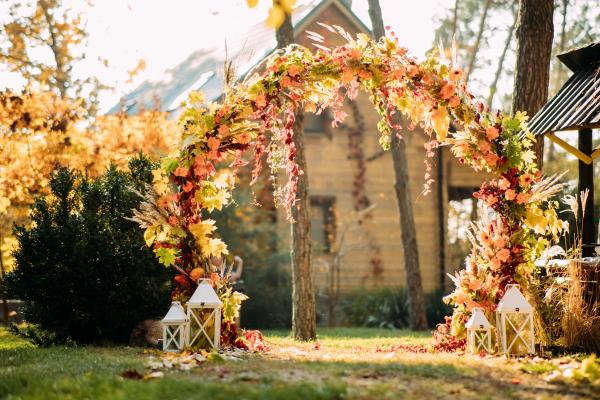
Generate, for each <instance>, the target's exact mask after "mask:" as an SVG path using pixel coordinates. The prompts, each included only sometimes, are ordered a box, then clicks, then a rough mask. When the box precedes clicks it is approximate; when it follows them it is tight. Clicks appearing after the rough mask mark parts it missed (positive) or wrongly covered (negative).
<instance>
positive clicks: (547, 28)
mask: <svg viewBox="0 0 600 400" xmlns="http://www.w3.org/2000/svg"><path fill="white" fill-rule="evenodd" d="M553 13H554V4H553V0H519V14H518V17H517V63H516V67H515V82H514V87H513V98H512V112H513V113H515V112H517V111H526V112H527V114H528V115H529V116H530V117H532V116H533V115H534V114H535V113H536V112H538V110H539V109H540V108H542V106H543V105H544V103H545V102H546V100H547V99H548V83H549V80H550V55H551V53H552V39H553V36H554V23H553V20H552V17H553V15H552V14H553ZM535 150H536V156H537V164H538V168H539V169H540V170H541V169H542V166H543V159H544V137H543V136H538V138H537V143H536V148H535Z"/></svg>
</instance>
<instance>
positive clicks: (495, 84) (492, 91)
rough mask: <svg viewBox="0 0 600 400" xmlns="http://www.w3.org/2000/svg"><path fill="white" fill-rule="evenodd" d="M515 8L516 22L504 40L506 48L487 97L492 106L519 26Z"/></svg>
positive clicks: (488, 103)
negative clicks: (505, 61)
mask: <svg viewBox="0 0 600 400" xmlns="http://www.w3.org/2000/svg"><path fill="white" fill-rule="evenodd" d="M514 11H515V10H514V8H513V17H514V18H515V20H514V22H513V23H512V24H511V25H510V28H509V29H508V35H506V40H505V41H504V48H503V49H502V54H501V55H500V59H499V60H498V66H497V67H496V74H495V75H494V81H493V82H492V84H491V86H490V94H489V96H488V98H487V105H488V106H489V107H490V108H492V102H493V101H494V96H495V95H496V90H497V89H498V81H499V80H500V75H502V71H503V70H504V60H505V59H506V54H507V53H508V49H509V48H510V44H511V43H512V41H513V36H514V33H515V27H516V26H517V18H516V16H515V15H514Z"/></svg>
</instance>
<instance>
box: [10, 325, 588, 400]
mask: <svg viewBox="0 0 600 400" xmlns="http://www.w3.org/2000/svg"><path fill="white" fill-rule="evenodd" d="M350 333H351V332H343V331H342V332H340V331H337V332H335V333H334V334H336V335H338V334H339V336H329V337H348V336H350ZM357 335H362V333H361V332H357V333H356V334H353V335H351V336H350V337H357ZM358 337H361V336H358ZM367 337H368V338H370V337H372V336H367ZM5 339H6V342H5V341H4V340H5ZM10 340H11V339H10V338H8V337H2V335H1V334H0V398H9V399H10V398H22V399H36V400H37V399H64V398H75V399H79V398H91V399H196V398H197V399H216V400H220V399H234V398H239V399H249V400H254V399H265V400H279V399H281V400H296V399H298V400H300V399H302V400H304V399H316V400H321V399H322V400H336V399H380V398H381V399H386V398H387V399H398V398H416V399H425V398H440V397H444V396H450V398H455V397H461V398H510V397H514V398H537V397H539V396H550V397H551V396H554V397H559V398H560V396H561V394H563V393H565V390H566V389H564V388H561V387H555V388H552V387H550V388H549V387H537V386H535V385H533V384H523V385H519V386H518V387H517V386H515V385H511V384H510V383H509V382H508V381H507V380H506V379H504V380H503V379H500V378H498V377H497V376H496V375H494V374H492V373H491V367H486V366H483V365H482V367H481V368H479V369H473V368H469V367H465V366H464V365H460V364H459V365H455V364H454V363H452V361H445V360H439V359H436V358H435V356H434V358H432V359H431V360H428V359H426V358H422V357H414V358H413V357H412V356H413V355H410V354H407V357H406V359H404V358H400V359H394V360H390V361H386V362H381V360H380V361H379V362H367V361H362V360H357V361H356V362H348V361H327V360H319V361H306V360H294V359H292V360H280V359H270V358H269V356H268V355H265V356H253V357H251V358H250V359H248V360H244V361H239V362H225V363H217V362H207V363H205V364H203V365H202V366H201V367H199V368H197V369H194V370H192V371H189V372H182V371H169V372H167V373H166V376H165V378H164V379H160V380H152V381H142V380H128V379H123V378H121V377H120V374H121V373H122V372H124V371H126V370H137V371H139V372H142V373H143V372H146V371H147V369H146V368H145V367H144V365H143V363H144V360H145V357H144V351H143V350H141V349H132V348H125V347H112V348H97V347H52V348H46V349H37V348H32V347H31V346H29V345H27V344H26V343H24V342H22V341H21V342H19V341H15V340H12V341H10ZM7 343H11V345H10V346H9V345H5V346H3V345H2V344H7ZM569 394H573V395H574V396H581V397H585V396H586V395H588V396H589V393H586V392H582V393H577V392H570V393H569Z"/></svg>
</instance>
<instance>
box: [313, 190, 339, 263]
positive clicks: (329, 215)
mask: <svg viewBox="0 0 600 400" xmlns="http://www.w3.org/2000/svg"><path fill="white" fill-rule="evenodd" d="M334 205H335V197H327V196H313V197H311V198H310V213H311V218H310V223H311V230H312V232H311V233H312V240H313V245H314V247H315V250H317V251H318V252H323V253H329V252H331V249H332V247H333V242H334V240H335V215H334Z"/></svg>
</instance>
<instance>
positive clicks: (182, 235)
mask: <svg viewBox="0 0 600 400" xmlns="http://www.w3.org/2000/svg"><path fill="white" fill-rule="evenodd" d="M327 28H328V29H330V30H331V31H337V33H339V34H340V35H341V36H343V37H344V38H345V40H346V41H347V43H346V44H345V45H342V46H339V47H334V48H325V47H324V46H321V45H319V50H318V51H316V52H311V51H309V50H308V49H306V48H304V47H301V46H296V45H294V46H290V47H288V48H286V49H285V50H283V51H279V52H277V53H274V54H273V55H272V56H271V57H269V58H268V59H267V60H266V61H265V63H264V64H263V65H261V66H260V68H258V69H256V70H255V71H256V72H253V73H251V74H249V76H248V78H247V79H246V80H244V81H243V82H240V83H239V84H237V85H235V86H233V87H231V88H228V89H227V90H226V92H225V95H224V97H223V101H222V102H221V103H210V104H205V102H204V100H203V99H202V97H201V96H200V95H199V94H197V93H195V94H192V95H191V96H190V99H189V102H188V104H187V108H186V109H185V111H184V112H183V114H182V116H181V119H180V122H179V126H180V128H181V135H182V142H181V146H180V148H179V150H178V151H177V152H175V153H174V154H173V155H172V156H170V157H167V158H165V159H163V161H162V164H161V168H160V169H158V170H156V171H155V180H154V188H155V198H153V199H151V201H149V202H147V203H146V204H145V205H144V206H143V208H142V209H141V210H140V211H139V212H138V217H139V220H140V221H142V226H143V227H144V228H145V229H146V232H145V237H146V241H147V243H148V245H150V246H153V248H154V251H155V253H156V255H157V257H158V258H159V259H160V261H161V262H162V263H163V264H165V265H167V266H175V267H177V268H178V270H179V271H180V272H181V273H182V274H181V281H182V282H183V281H185V279H186V277H187V274H188V272H189V271H191V270H192V269H194V268H195V267H197V266H199V265H202V263H203V262H204V260H205V259H206V258H208V257H211V256H218V255H221V254H223V253H227V246H226V244H225V243H223V242H222V241H221V240H220V239H219V238H218V237H217V235H216V232H215V230H216V226H215V224H214V221H213V220H212V219H211V218H210V213H211V211H212V210H214V209H220V208H222V207H223V206H224V205H226V204H227V202H228V201H229V198H230V193H231V190H232V189H233V186H234V183H235V179H234V177H235V172H236V168H237V167H239V166H241V165H244V164H246V163H248V162H249V161H248V160H246V159H245V158H244V157H245V155H246V154H247V152H248V151H249V150H253V153H254V162H255V168H254V172H255V176H258V173H259V171H260V169H261V167H262V165H263V163H264V161H265V159H266V161H267V163H268V164H269V166H270V168H271V169H272V170H273V171H277V170H279V169H284V170H286V171H287V174H288V176H289V180H288V182H287V184H286V185H285V186H284V187H282V188H281V189H280V190H279V191H278V194H279V196H278V198H280V199H281V201H282V203H283V205H284V206H285V207H286V208H287V210H288V211H289V210H291V208H292V207H294V206H295V199H296V185H297V179H298V176H299V175H301V174H302V173H303V172H302V171H301V170H299V168H298V166H297V164H296V163H295V161H294V160H295V155H296V149H295V147H294V142H293V140H292V137H293V125H294V112H295V111H296V109H298V108H300V107H303V108H304V110H305V111H306V112H316V111H318V110H322V109H325V108H329V109H330V110H331V113H332V115H333V122H332V124H333V125H334V126H337V125H339V124H340V123H341V122H342V121H343V120H344V118H345V117H346V114H345V113H344V112H343V111H342V106H343V103H344V101H345V99H350V100H352V99H354V98H355V97H356V96H357V94H358V91H359V90H362V91H364V92H366V93H367V94H368V95H369V98H370V101H371V102H372V104H373V106H374V107H375V109H376V110H377V112H378V113H379V114H380V115H381V121H380V122H379V123H378V125H377V127H378V129H379V132H380V136H379V142H380V144H381V146H382V148H384V149H388V148H389V147H390V143H391V136H390V135H391V134H392V130H393V129H401V127H400V126H395V124H394V122H393V121H394V114H396V113H397V112H400V113H402V114H403V115H404V116H405V118H407V119H408V120H409V121H411V122H412V124H414V125H419V126H421V127H422V128H423V130H424V131H425V132H426V134H427V135H428V137H429V141H428V147H427V148H428V149H430V150H431V149H434V148H435V147H437V146H438V145H446V146H450V147H451V150H452V153H453V154H454V155H455V156H456V157H457V158H458V159H459V160H460V162H462V163H464V164H467V165H469V166H470V167H472V168H473V169H475V170H477V171H481V170H484V171H488V172H490V173H491V174H493V176H494V178H493V179H491V180H490V181H488V182H485V183H484V184H483V185H482V187H481V190H480V191H479V193H478V197H479V198H481V199H482V200H484V201H485V202H486V203H487V204H488V206H489V207H490V208H491V209H492V210H493V211H494V212H495V213H494V214H493V216H489V217H486V218H487V219H486V218H484V219H482V220H480V221H479V222H478V223H477V225H476V227H475V228H474V229H473V230H472V232H471V234H472V239H473V252H472V254H471V255H470V256H469V258H468V259H467V262H466V269H464V270H462V271H460V272H459V273H458V274H457V275H456V276H455V277H454V280H455V283H456V286H457V287H456V290H455V291H454V292H453V293H452V294H451V295H449V296H448V297H447V301H448V302H450V303H451V304H453V305H454V307H455V309H454V314H453V321H452V327H453V333H454V334H455V335H461V334H462V328H463V326H464V322H465V321H466V318H467V317H468V316H469V314H470V311H471V310H472V308H473V307H476V306H481V307H484V308H485V309H486V310H487V311H488V312H489V313H491V312H492V311H493V310H494V308H495V304H496V302H497V299H498V298H499V296H502V295H503V292H504V288H505V286H506V284H507V283H511V282H515V281H516V282H519V283H521V284H522V285H523V287H526V286H527V283H528V278H529V276H530V274H531V272H532V271H533V262H532V260H533V258H534V257H535V256H536V255H537V254H539V252H540V251H541V249H542V248H543V247H544V246H545V242H544V240H543V239H542V240H540V237H543V236H544V235H551V236H554V237H557V235H558V234H559V233H560V231H561V230H562V229H563V228H564V227H563V224H562V221H560V220H559V219H558V218H557V215H556V212H555V210H554V206H555V205H554V204H553V203H552V202H549V201H548V199H549V197H550V196H551V195H552V194H554V193H556V191H557V190H558V187H557V185H556V180H555V179H552V178H542V177H541V175H540V174H539V172H538V171H537V167H536V165H535V153H534V151H533V149H532V146H533V143H534V138H533V136H532V135H531V134H530V133H529V132H528V130H527V116H526V115H525V114H524V113H520V112H518V113H517V114H516V115H514V116H509V115H505V114H503V113H501V112H490V111H489V110H488V109H487V108H486V107H485V106H484V105H483V104H481V103H479V102H475V101H474V100H473V96H472V95H471V93H470V92H469V90H468V88H467V86H466V84H465V83H464V81H463V80H462V75H463V74H462V71H461V70H460V69H459V68H458V66H457V65H456V64H455V62H454V61H453V60H452V59H449V60H446V59H444V58H441V56H438V55H436V54H430V55H429V56H428V57H427V58H426V59H425V60H424V61H422V62H418V61H417V60H416V59H415V58H413V57H411V56H410V55H409V54H408V50H407V49H406V48H404V47H401V46H400V45H399V44H398V42H397V40H396V39H390V38H382V39H381V40H380V41H378V42H375V41H373V40H371V39H370V38H369V37H367V36H366V35H362V34H359V35H358V36H357V37H356V38H353V37H351V36H350V35H348V34H347V33H346V32H344V31H342V30H341V29H336V28H331V27H327ZM313 39H315V40H316V41H323V38H322V37H320V36H319V35H318V34H313ZM440 54H443V52H442V53H440ZM451 121H453V123H454V125H455V126H456V133H450V134H449V133H448V127H449V124H450V122H451ZM268 131H270V132H272V133H273V134H272V136H270V137H271V139H270V140H269V141H267V136H266V134H265V133H266V132H268ZM427 154H428V156H432V155H433V154H434V152H433V151H428V152H427ZM223 166H225V167H223ZM426 181H428V179H427V178H426ZM431 212H434V210H431ZM288 215H291V213H288Z"/></svg>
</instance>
